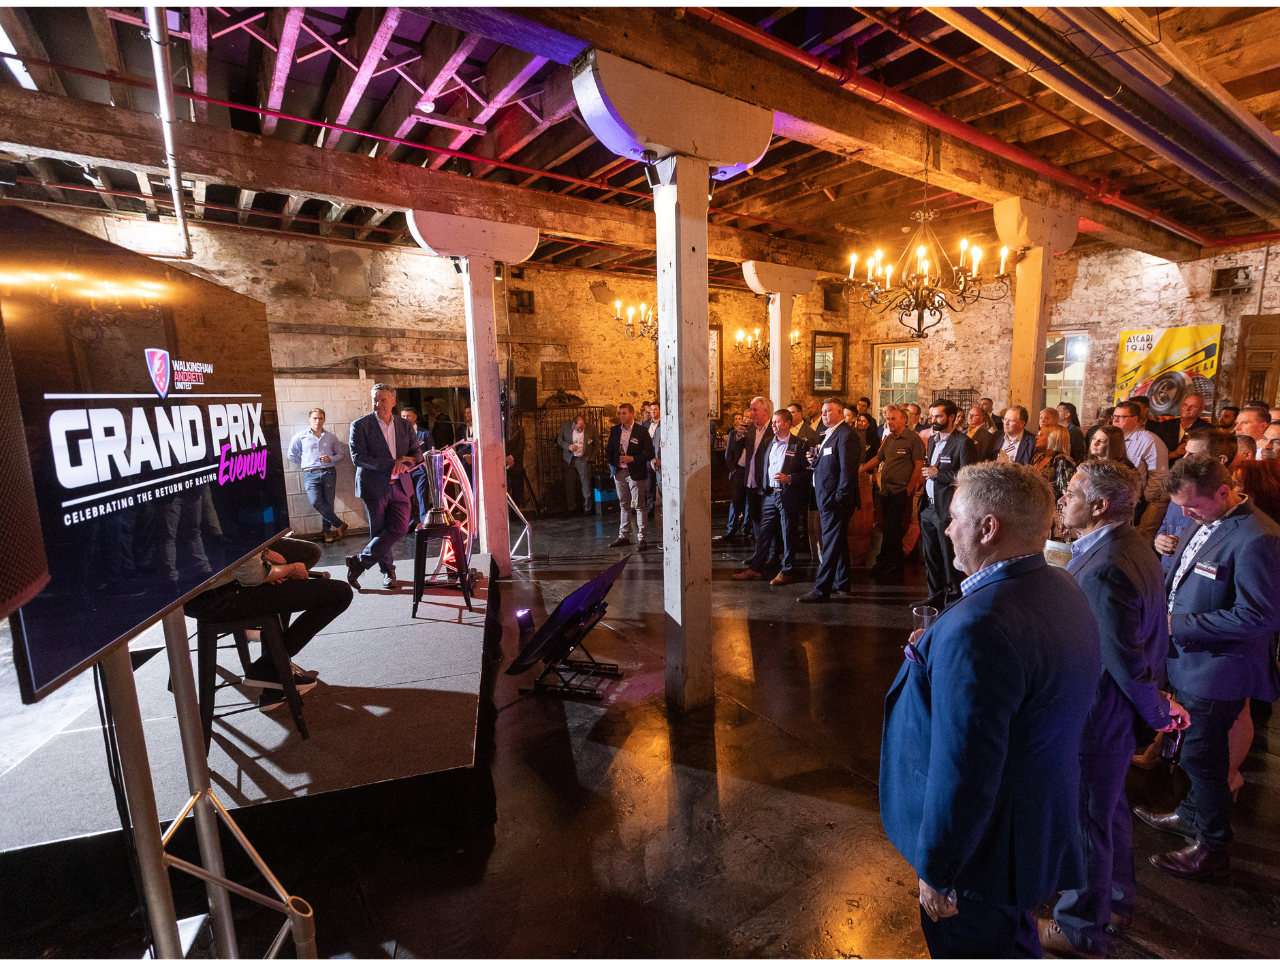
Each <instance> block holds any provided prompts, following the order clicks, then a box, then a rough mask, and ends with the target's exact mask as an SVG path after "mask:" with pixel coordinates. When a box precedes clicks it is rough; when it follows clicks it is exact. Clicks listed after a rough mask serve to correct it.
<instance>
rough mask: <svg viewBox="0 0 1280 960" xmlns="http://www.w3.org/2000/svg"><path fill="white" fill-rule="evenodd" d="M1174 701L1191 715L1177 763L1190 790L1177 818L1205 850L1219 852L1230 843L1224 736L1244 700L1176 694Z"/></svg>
mask: <svg viewBox="0 0 1280 960" xmlns="http://www.w3.org/2000/svg"><path fill="white" fill-rule="evenodd" d="M1176 699H1177V701H1178V702H1179V703H1180V704H1182V705H1183V706H1184V707H1186V708H1187V712H1188V713H1189V714H1191V726H1190V727H1189V728H1188V729H1187V732H1186V733H1184V734H1183V735H1182V759H1181V760H1180V761H1179V765H1180V766H1181V767H1182V769H1183V770H1184V771H1185V772H1186V774H1187V776H1188V777H1189V778H1190V779H1191V790H1190V791H1189V792H1188V793H1187V796H1186V799H1185V800H1183V801H1182V803H1181V805H1180V806H1179V807H1178V817H1179V819H1181V820H1182V821H1183V823H1186V824H1190V825H1193V826H1194V827H1195V829H1196V838H1197V839H1198V840H1199V841H1200V842H1201V843H1203V844H1205V846H1208V847H1211V848H1217V849H1221V848H1224V847H1226V845H1227V844H1228V843H1230V842H1231V787H1230V785H1229V783H1228V775H1229V773H1230V769H1231V748H1230V746H1229V744H1228V740H1227V733H1228V732H1229V731H1230V730H1231V725H1232V724H1233V723H1235V722H1236V717H1238V716H1240V711H1241V710H1243V709H1244V700H1243V699H1240V700H1207V699H1205V698H1204V697H1197V696H1195V695H1194V694H1191V693H1187V692H1186V691H1185V690H1179V691H1178V693H1177V696H1176Z"/></svg>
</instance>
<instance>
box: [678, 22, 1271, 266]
mask: <svg viewBox="0 0 1280 960" xmlns="http://www.w3.org/2000/svg"><path fill="white" fill-rule="evenodd" d="M687 12H688V13H692V14H694V15H695V16H698V17H700V18H702V19H703V20H707V21H709V22H710V23H713V24H715V25H716V26H718V27H720V28H722V29H724V30H728V31H729V32H730V33H733V34H736V35H737V36H739V37H742V38H743V39H744V40H749V41H751V42H752V43H754V44H757V45H758V46H761V47H764V48H765V49H767V50H770V51H772V52H773V53H776V54H778V55H779V56H782V57H785V58H786V59H788V60H790V61H792V62H793V63H796V64H799V65H800V66H802V67H805V68H806V69H809V70H812V71H814V72H815V73H817V74H819V75H821V76H824V77H829V78H830V79H832V80H834V81H835V82H836V84H837V85H838V86H839V87H840V88H841V89H844V90H848V91H850V92H852V93H856V94H858V95H859V96H862V97H865V98H866V99H868V100H871V101H873V102H875V103H882V104H884V105H885V106H886V107H889V108H890V109H892V110H895V111H897V112H898V113H900V114H902V115H903V116H905V117H909V118H910V119H912V120H915V121H917V122H919V123H923V124H924V125H926V126H928V127H932V128H933V129H935V130H940V131H942V132H943V133H947V134H950V135H951V136H953V137H956V138H957V139H960V140H963V141H965V142H966V143H971V144H973V145H974V146H976V147H980V148H981V149H983V150H986V151H988V152H989V153H993V154H995V155H996V156H998V157H1003V158H1004V159H1006V160H1009V161H1012V162H1013V163H1016V164H1018V165H1019V166H1021V167H1025V168H1026V169H1028V170H1031V171H1033V172H1035V173H1038V174H1040V175H1041V176H1043V177H1046V178H1047V179H1049V180H1053V181H1054V182H1055V183H1061V184H1062V185H1063V186H1067V187H1070V188H1072V189H1073V190H1078V191H1079V192H1080V193H1082V194H1083V195H1084V196H1085V197H1086V198H1087V199H1089V200H1092V201H1094V202H1095V203H1103V204H1106V205H1107V206H1111V207H1115V208H1116V209H1117V210H1121V211H1123V212H1125V213H1128V214H1130V215H1132V216H1135V217H1138V218H1139V219H1141V220H1145V221H1147V222H1148V223H1152V224H1155V225H1156V226H1158V227H1161V228H1163V229H1164V230H1167V231H1169V232H1170V233H1172V234H1175V235H1177V236H1179V237H1182V238H1183V239H1185V240H1190V241H1191V242H1192V243H1196V244H1199V245H1200V246H1202V247H1209V248H1220V247H1235V246H1242V245H1248V244H1258V243H1273V242H1275V241H1277V240H1280V231H1271V232H1268V233H1254V234H1248V235H1240V236H1234V237H1221V238H1219V237H1211V236H1209V235H1208V234H1205V233H1201V232H1200V231H1199V230H1197V229H1195V228H1194V227H1190V226H1188V225H1186V224H1185V223H1180V222H1179V221H1177V220H1174V219H1172V218H1170V217H1166V216H1164V215H1163V214H1162V213H1160V212H1159V211H1158V210H1152V209H1149V208H1147V207H1144V206H1142V205H1140V204H1137V203H1134V202H1132V201H1131V200H1125V199H1124V198H1123V197H1120V196H1118V195H1117V194H1114V193H1108V192H1106V191H1105V190H1104V189H1102V188H1101V187H1099V186H1098V185H1097V184H1096V183H1093V182H1092V181H1090V180H1086V179H1084V178H1083V177H1078V176H1076V175H1075V174H1073V173H1071V172H1070V171H1067V170H1063V169H1062V168H1061V167H1058V166H1055V165H1054V164H1052V163H1049V162H1048V161H1047V160H1043V159H1041V158H1040V157H1037V156H1035V155H1034V154H1031V153H1028V152H1027V151H1026V150H1023V149H1021V148H1019V147H1015V146H1013V145H1012V144H1008V143H1005V142H1004V141H1003V140H1000V139H998V138H996V137H993V136H991V135H990V134H988V133H984V132H983V131H981V130H979V129H977V128H976V127H973V126H970V125H969V124H967V123H964V122H963V121H961V120H957V119H956V118H955V117H951V116H948V115H947V114H945V113H943V112H942V111H941V110H938V109H936V108H934V107H931V106H929V105H928V104H925V103H921V102H920V101H919V100H915V99H912V98H911V97H908V96H906V95H905V94H902V93H899V92H898V91H896V90H894V89H893V88H892V87H888V86H885V85H884V84H883V83H880V82H878V81H876V80H872V79H871V78H870V77H864V76H862V75H861V74H860V73H858V72H857V71H856V70H852V69H849V68H846V67H841V66H837V65H836V64H834V63H832V62H831V61H830V60H828V59H827V58H826V57H816V56H814V55H813V54H811V53H806V52H805V51H804V50H801V49H800V48H799V47H795V46H792V45H791V44H789V43H787V42H786V41H784V40H779V39H778V38H777V37H774V36H771V35H770V34H769V33H767V32H766V31H764V30H762V29H760V28H759V27H757V26H755V25H754V24H750V23H747V22H746V21H744V20H739V19H738V18H737V17H732V16H730V15H729V14H727V13H721V12H720V11H719V10H717V9H715V8H714V7H689V8H687Z"/></svg>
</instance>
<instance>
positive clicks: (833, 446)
mask: <svg viewBox="0 0 1280 960" xmlns="http://www.w3.org/2000/svg"><path fill="white" fill-rule="evenodd" d="M822 422H823V423H824V424H825V425H826V428H827V432H826V433H824V434H823V435H822V440H821V442H819V444H818V446H817V447H815V448H813V449H812V450H810V451H809V453H808V457H809V462H810V464H811V465H812V467H813V491H814V495H815V497H816V498H817V501H818V522H819V524H820V526H821V529H822V559H821V561H819V563H818V573H817V575H816V576H815V577H814V579H813V589H812V590H810V591H809V592H808V593H806V594H804V596H800V597H796V602H797V603H825V602H826V601H827V598H828V597H829V596H830V595H831V594H832V593H846V592H848V590H849V521H850V520H851V519H852V518H853V514H854V511H856V510H857V509H858V508H859V507H860V506H862V499H861V496H860V494H859V492H858V468H859V467H861V466H862V453H863V451H864V450H865V449H866V446H865V444H863V443H862V442H860V441H859V440H858V436H857V434H855V433H854V432H853V431H852V430H850V429H849V425H848V424H847V423H845V422H844V404H843V403H841V402H840V401H839V400H836V399H834V398H831V397H828V398H827V399H826V400H825V401H823V404H822Z"/></svg>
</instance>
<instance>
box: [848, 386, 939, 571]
mask: <svg viewBox="0 0 1280 960" xmlns="http://www.w3.org/2000/svg"><path fill="white" fill-rule="evenodd" d="M884 417H885V419H884V424H885V429H886V430H887V431H888V432H887V433H886V434H885V438H884V439H883V440H882V441H880V451H879V453H877V454H876V455H875V456H874V457H872V458H871V459H870V460H868V461H867V462H866V463H865V464H863V466H862V467H861V470H862V472H863V473H872V472H874V471H875V469H876V468H877V467H879V468H880V511H881V523H882V524H883V528H884V535H883V536H882V537H881V539H880V556H879V557H878V558H876V563H875V566H873V567H872V568H871V575H872V576H875V577H879V576H888V577H894V576H899V575H900V574H901V573H902V571H903V569H904V567H905V566H906V562H907V561H906V557H905V556H904V555H903V552H902V538H903V537H904V536H905V535H906V532H907V525H908V521H909V518H910V514H911V500H912V498H913V497H914V496H915V493H916V490H917V489H918V488H919V486H920V468H921V467H923V466H924V441H922V440H921V439H920V435H919V434H918V433H916V432H915V431H914V430H908V429H907V418H906V415H905V414H904V413H903V412H902V410H901V409H900V408H899V407H896V406H893V405H890V406H888V407H886V408H885V415H884Z"/></svg>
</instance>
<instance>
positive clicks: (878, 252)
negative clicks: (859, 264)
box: [876, 250, 884, 269]
mask: <svg viewBox="0 0 1280 960" xmlns="http://www.w3.org/2000/svg"><path fill="white" fill-rule="evenodd" d="M882 256H884V254H883V253H881V252H880V251H879V250H877V251H876V268H877V269H879V267H880V258H881V257H882Z"/></svg>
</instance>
